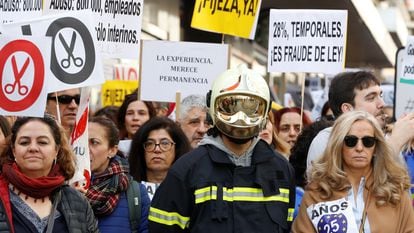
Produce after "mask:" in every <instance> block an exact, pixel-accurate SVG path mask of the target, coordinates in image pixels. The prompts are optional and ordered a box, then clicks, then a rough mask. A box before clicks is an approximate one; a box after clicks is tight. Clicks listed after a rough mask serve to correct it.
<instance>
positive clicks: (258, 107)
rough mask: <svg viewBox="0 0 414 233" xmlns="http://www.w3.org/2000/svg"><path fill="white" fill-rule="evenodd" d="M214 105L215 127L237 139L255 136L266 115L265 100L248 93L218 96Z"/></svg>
mask: <svg viewBox="0 0 414 233" xmlns="http://www.w3.org/2000/svg"><path fill="white" fill-rule="evenodd" d="M214 107H215V109H216V110H215V112H216V117H217V123H216V125H217V128H218V129H219V130H220V131H221V132H222V133H224V134H226V135H227V136H230V137H233V138H239V139H245V138H251V137H254V136H256V135H257V134H258V133H259V132H260V130H261V126H262V122H263V119H264V117H265V115H266V114H265V111H266V101H265V100H264V99H262V98H260V97H259V96H254V95H248V94H236V95H222V96H219V97H217V99H216V103H215V105H214Z"/></svg>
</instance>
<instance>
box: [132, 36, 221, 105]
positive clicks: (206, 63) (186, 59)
mask: <svg viewBox="0 0 414 233" xmlns="http://www.w3.org/2000/svg"><path fill="white" fill-rule="evenodd" d="M228 56H229V47H228V45H225V44H210V43H193V42H169V41H143V42H142V60H141V65H142V70H141V75H140V77H141V83H140V89H141V99H142V100H152V101H162V102H175V100H176V99H175V96H176V92H180V93H181V96H182V98H184V97H186V96H188V95H191V94H199V95H205V94H206V93H207V92H208V91H209V90H210V89H211V84H212V82H213V80H214V79H215V78H216V77H217V76H218V75H219V74H221V73H222V72H223V71H225V70H226V69H227V67H228V64H227V62H228Z"/></svg>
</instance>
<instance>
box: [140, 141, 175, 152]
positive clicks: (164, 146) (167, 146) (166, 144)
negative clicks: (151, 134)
mask: <svg viewBox="0 0 414 233" xmlns="http://www.w3.org/2000/svg"><path fill="white" fill-rule="evenodd" d="M173 145H175V142H171V141H170V140H168V139H162V140H161V141H160V142H159V143H155V141H152V140H149V141H146V142H144V150H145V151H146V152H152V151H154V150H155V148H156V147H157V146H159V147H160V150H161V151H163V152H166V151H169V150H171V148H172V147H173Z"/></svg>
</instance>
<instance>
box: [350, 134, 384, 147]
mask: <svg viewBox="0 0 414 233" xmlns="http://www.w3.org/2000/svg"><path fill="white" fill-rule="evenodd" d="M360 139H361V141H362V144H363V145H364V147H366V148H370V147H373V146H374V145H375V143H376V142H377V139H376V138H375V137H371V136H364V137H362V138H358V137H357V136H354V135H348V136H346V137H345V138H344V143H345V145H346V146H347V147H354V146H356V144H357V143H358V141H359V140H360Z"/></svg>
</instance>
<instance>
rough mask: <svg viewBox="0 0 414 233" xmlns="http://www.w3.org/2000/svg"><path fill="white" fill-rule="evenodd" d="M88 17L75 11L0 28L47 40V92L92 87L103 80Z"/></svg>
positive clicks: (89, 17)
mask: <svg viewBox="0 0 414 233" xmlns="http://www.w3.org/2000/svg"><path fill="white" fill-rule="evenodd" d="M90 22H91V15H90V14H85V12H83V13H82V14H81V13H80V12H75V13H72V14H59V15H53V16H44V17H41V18H37V19H35V20H32V21H24V22H18V23H11V24H7V25H3V30H4V32H6V33H7V34H14V35H19V34H21V33H23V34H24V35H35V36H43V37H50V38H52V40H51V45H50V46H51V50H49V51H51V52H50V53H51V54H50V62H48V63H47V64H49V68H50V70H51V73H52V75H50V76H48V80H47V89H48V92H55V91H61V90H67V89H71V88H78V87H85V86H93V85H98V84H101V83H103V82H104V81H105V79H104V75H103V66H102V61H101V56H100V54H99V51H97V50H96V49H95V44H96V42H95V40H94V37H93V36H92V35H93V31H94V29H93V28H92V27H91V25H90Z"/></svg>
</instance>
